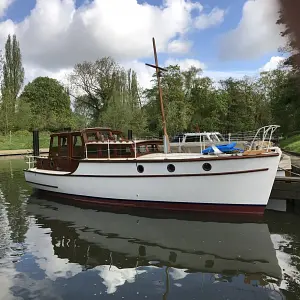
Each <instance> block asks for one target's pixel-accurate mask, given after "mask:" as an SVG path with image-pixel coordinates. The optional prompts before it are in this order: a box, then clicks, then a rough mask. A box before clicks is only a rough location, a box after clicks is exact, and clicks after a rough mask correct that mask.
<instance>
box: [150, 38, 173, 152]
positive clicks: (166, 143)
mask: <svg viewBox="0 0 300 300" xmlns="http://www.w3.org/2000/svg"><path fill="white" fill-rule="evenodd" d="M152 43H153V52H154V60H155V65H152V64H147V63H146V66H148V67H151V68H154V69H155V70H156V77H157V86H158V93H159V101H160V110H161V118H162V124H163V131H164V152H165V153H168V152H170V145H169V137H168V133H167V125H166V118H165V111H164V103H163V98H162V89H161V84H160V77H161V76H162V75H161V72H162V71H167V70H166V69H164V68H161V67H160V66H159V65H158V59H157V52H156V45H155V39H154V37H153V38H152Z"/></svg>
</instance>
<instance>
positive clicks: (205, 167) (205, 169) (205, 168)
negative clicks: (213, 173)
mask: <svg viewBox="0 0 300 300" xmlns="http://www.w3.org/2000/svg"><path fill="white" fill-rule="evenodd" d="M202 168H203V170H204V171H207V172H208V171H210V170H211V164H209V163H205V164H203V166H202Z"/></svg>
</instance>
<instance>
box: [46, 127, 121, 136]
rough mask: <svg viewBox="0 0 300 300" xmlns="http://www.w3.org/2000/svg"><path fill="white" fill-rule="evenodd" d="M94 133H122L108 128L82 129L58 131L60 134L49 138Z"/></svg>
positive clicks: (53, 134)
mask: <svg viewBox="0 0 300 300" xmlns="http://www.w3.org/2000/svg"><path fill="white" fill-rule="evenodd" d="M94 131H111V132H112V133H122V131H119V130H112V129H111V128H109V127H89V128H84V129H82V130H73V131H72V130H68V131H60V132H53V133H52V134H51V135H50V136H51V137H52V136H59V135H66V134H82V133H84V132H94Z"/></svg>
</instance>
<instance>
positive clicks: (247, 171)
mask: <svg viewBox="0 0 300 300" xmlns="http://www.w3.org/2000/svg"><path fill="white" fill-rule="evenodd" d="M268 170H269V169H268V168H264V169H254V170H244V171H235V172H223V173H201V174H199V173H198V174H174V173H173V174H166V175H138V174H137V175H80V174H78V175H77V174H73V173H69V174H63V175H60V174H47V173H41V172H38V173H37V172H34V171H30V170H26V172H29V173H34V174H39V175H49V176H68V177H97V178H149V177H150V178H151V177H152V178H153V177H202V176H222V175H235V174H247V173H255V172H265V171H268Z"/></svg>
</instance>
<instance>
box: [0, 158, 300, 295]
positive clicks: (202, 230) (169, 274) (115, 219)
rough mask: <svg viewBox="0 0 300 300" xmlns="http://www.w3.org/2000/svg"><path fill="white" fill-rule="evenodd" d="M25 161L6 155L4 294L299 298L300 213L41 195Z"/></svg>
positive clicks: (0, 260)
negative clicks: (240, 213) (78, 202)
mask: <svg viewBox="0 0 300 300" xmlns="http://www.w3.org/2000/svg"><path fill="white" fill-rule="evenodd" d="M25 167H26V164H25V162H24V160H22V159H12V160H7V159H5V160H3V159H2V160H0V300H2V299H5V300H6V299H49V300H50V299H100V298H101V299H108V298H110V299H131V300H136V299H178V300H179V299H222V300H223V299H224V300H226V299H243V300H244V299H246V300H247V299H300V285H299V282H300V273H299V271H300V268H299V266H300V216H299V215H296V214H289V213H279V212H271V211H267V212H266V213H265V216H264V217H263V218H259V219H257V218H255V219H253V218H252V219H249V218H248V217H247V218H245V217H238V218H237V217H232V216H231V217H222V218H221V217H220V216H212V215H210V216H209V215H206V214H202V215H191V214H184V216H183V215H182V214H176V215H174V214H170V213H168V214H167V213H164V214H162V213H159V214H158V213H154V212H145V211H122V212H121V211H119V212H112V211H104V210H95V209H91V208H82V207H75V206H72V205H70V204H60V203H58V202H57V200H58V199H43V198H41V197H40V196H37V195H35V193H33V191H32V189H31V188H29V187H28V185H27V184H26V182H25V180H24V175H23V169H24V168H25ZM53 200H56V201H53Z"/></svg>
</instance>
